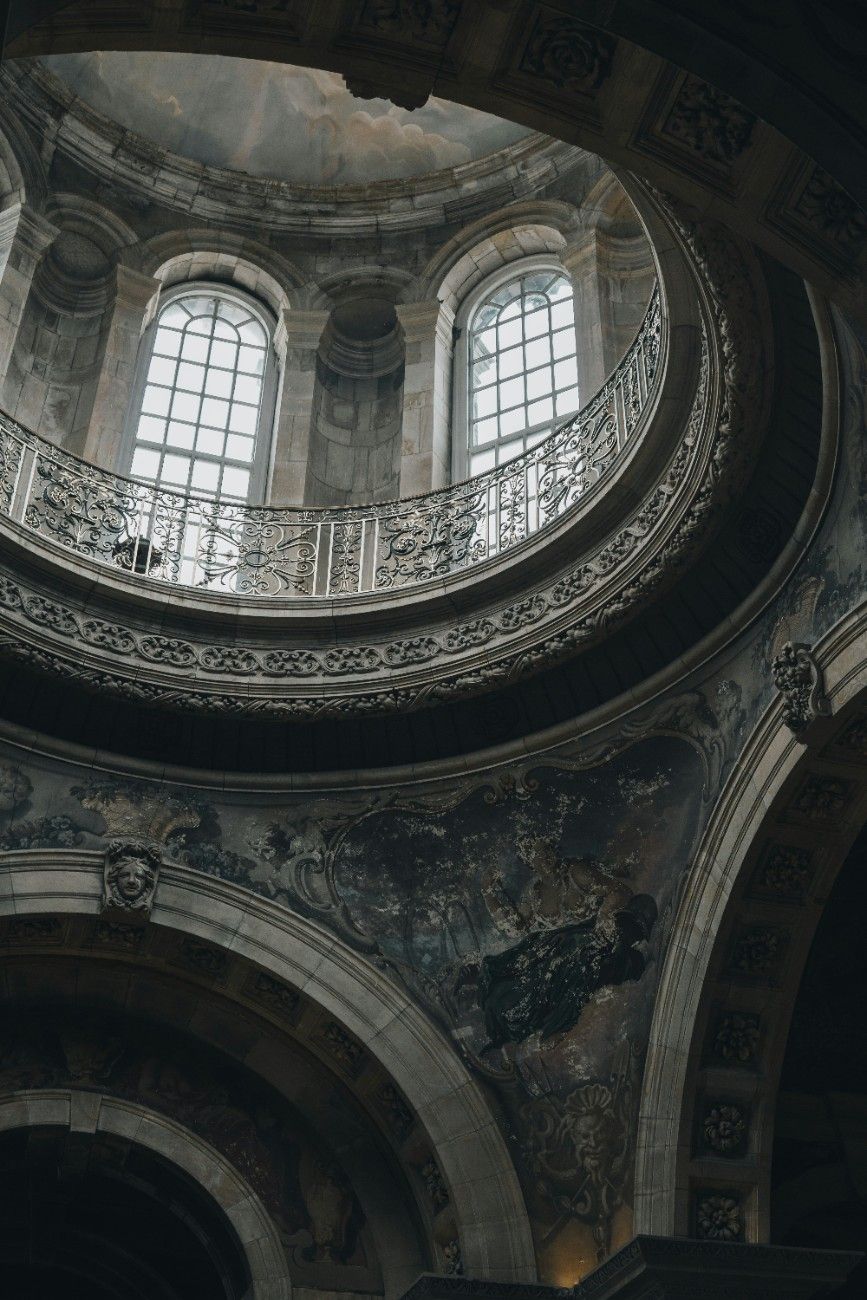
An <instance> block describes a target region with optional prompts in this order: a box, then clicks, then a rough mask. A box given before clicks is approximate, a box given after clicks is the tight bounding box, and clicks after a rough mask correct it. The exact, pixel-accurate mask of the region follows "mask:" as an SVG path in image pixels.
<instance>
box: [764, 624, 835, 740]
mask: <svg viewBox="0 0 867 1300" xmlns="http://www.w3.org/2000/svg"><path fill="white" fill-rule="evenodd" d="M771 671H772V672H773V675H774V685H775V686H776V688H777V690H778V691H779V692H780V694H781V695H782V697H783V721H784V722H785V724H786V726H787V727H788V728H789V730H790V731H792V732H794V734H795V735H796V736H797V735H799V734H800V733H801V732H802V731H804V730H805V729H806V728H807V727H808V726H809V724H810V723H811V722H814V721H815V720H816V718H818V717H827V716H828V715H829V714H830V712H831V705H830V702H829V700H828V697H827V695H826V694H825V681H824V675H823V673H822V669H821V668H820V667H819V665H818V663H817V662H816V659H815V656H814V655H813V652H812V651H811V649H810V647H809V646H807V645H804V644H803V643H802V642H800V641H787V642H786V643H785V645H784V646H783V648H782V649H781V650H780V653H779V654H778V655H777V656H776V658H775V659H774V661H773V663H772V664H771Z"/></svg>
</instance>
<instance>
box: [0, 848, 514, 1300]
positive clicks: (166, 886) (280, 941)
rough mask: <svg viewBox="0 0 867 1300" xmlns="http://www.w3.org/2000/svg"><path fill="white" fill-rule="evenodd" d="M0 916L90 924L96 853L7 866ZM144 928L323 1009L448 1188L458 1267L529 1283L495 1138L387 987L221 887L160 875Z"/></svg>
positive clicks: (26, 858) (349, 958)
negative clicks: (369, 1061)
mask: <svg viewBox="0 0 867 1300" xmlns="http://www.w3.org/2000/svg"><path fill="white" fill-rule="evenodd" d="M5 865H6V872H5V873H4V874H5V876H6V882H7V887H8V892H7V893H6V894H5V895H4V897H3V898H2V899H0V916H3V915H6V916H9V915H14V916H15V917H19V916H20V917H26V916H28V915H30V916H33V915H37V914H39V913H42V914H46V913H47V914H52V915H55V916H56V915H60V916H63V915H82V914H83V915H95V914H97V913H98V912H99V910H100V902H101V896H102V855H101V854H97V853H93V852H87V851H65V852H53V853H45V852H41V851H33V852H31V851H28V852H24V853H16V854H14V855H13V854H9V855H7V856H6V858H5ZM151 920H152V924H153V925H154V926H162V927H166V928H167V929H170V930H173V931H176V932H179V933H180V934H181V935H189V936H191V937H192V938H194V939H198V940H203V941H205V942H206V943H208V944H211V945H213V946H215V947H218V948H220V949H223V950H226V951H228V952H229V953H231V954H234V955H237V956H240V957H244V958H246V959H247V960H248V961H251V962H253V963H255V964H256V965H257V966H259V967H260V968H262V969H264V970H265V971H267V972H268V973H269V974H272V975H273V976H274V977H276V978H277V979H279V980H280V981H281V982H283V983H285V984H288V985H290V986H291V987H293V988H295V989H297V990H299V991H300V992H301V993H302V994H304V995H305V996H306V997H308V998H310V999H311V1000H312V1001H313V1002H315V1003H316V1004H317V1005H318V1006H320V1007H322V1008H324V1009H325V1010H326V1011H327V1012H328V1014H329V1015H330V1016H331V1017H333V1019H334V1021H335V1022H336V1023H337V1024H338V1025H339V1026H341V1027H342V1028H343V1029H344V1030H345V1031H347V1032H348V1033H349V1034H351V1035H352V1036H353V1038H354V1039H356V1040H358V1041H359V1042H360V1043H361V1044H362V1045H363V1046H364V1047H365V1049H366V1050H367V1051H368V1052H369V1053H370V1055H371V1056H372V1057H373V1058H374V1059H375V1060H376V1061H378V1062H379V1063H380V1064H381V1065H382V1067H383V1069H384V1070H385V1071H387V1073H388V1075H389V1076H390V1077H391V1078H392V1079H393V1080H394V1082H395V1084H396V1085H397V1087H398V1088H399V1090H400V1092H401V1093H402V1095H403V1096H404V1097H405V1098H406V1100H407V1102H408V1103H409V1105H410V1106H411V1107H412V1108H413V1110H414V1111H415V1113H416V1115H417V1117H418V1120H419V1123H420V1125H421V1128H422V1130H423V1132H424V1134H425V1136H426V1139H427V1141H428V1143H429V1145H430V1148H431V1149H432V1151H433V1153H434V1155H435V1159H436V1161H437V1163H438V1166H439V1168H440V1170H441V1172H442V1175H443V1178H444V1180H445V1182H446V1184H447V1186H448V1190H449V1194H450V1198H451V1205H452V1207H453V1210H454V1217H455V1223H456V1228H457V1231H458V1234H459V1238H460V1243H461V1250H462V1256H463V1263H464V1268H465V1270H466V1272H467V1273H470V1274H479V1275H482V1276H486V1277H489V1278H492V1279H498V1280H502V1281H531V1280H533V1279H535V1276H536V1263H535V1254H534V1248H533V1242H532V1236H531V1232H530V1226H529V1219H528V1216H527V1211H526V1207H525V1205H524V1200H523V1196H522V1194H521V1191H520V1187H519V1184H518V1179H517V1175H516V1172H515V1169H514V1166H513V1164H512V1161H511V1159H510V1157H509V1154H508V1150H507V1148H506V1144H505V1141H504V1139H503V1137H502V1135H501V1133H500V1131H499V1129H498V1127H497V1125H496V1121H495V1120H494V1118H493V1116H492V1115H491V1112H490V1110H489V1108H488V1105H487V1102H486V1101H485V1099H484V1096H483V1094H482V1091H481V1089H480V1088H479V1086H478V1084H477V1083H476V1082H475V1080H474V1079H473V1078H472V1077H471V1075H470V1074H469V1072H468V1070H467V1069H466V1067H465V1066H464V1065H463V1063H462V1062H461V1061H460V1059H459V1057H458V1056H457V1053H456V1052H455V1051H454V1049H453V1048H452V1046H451V1044H450V1043H449V1042H448V1040H447V1039H446V1038H445V1037H444V1035H443V1034H442V1032H441V1031H440V1030H439V1029H437V1028H436V1027H435V1026H434V1025H433V1024H432V1023H431V1022H430V1021H429V1020H428V1018H427V1016H426V1015H425V1014H424V1013H423V1012H422V1011H421V1010H420V1009H419V1008H418V1007H417V1006H415V1005H414V1003H413V1002H412V1000H411V999H410V997H409V996H408V995H406V994H402V993H401V992H400V991H399V990H398V989H397V988H396V986H395V985H394V984H393V983H392V982H391V980H390V979H389V978H388V977H387V976H386V975H384V974H383V973H382V972H380V971H378V970H377V969H376V967H375V966H374V965H373V964H372V963H371V962H370V961H368V960H367V959H366V958H364V957H363V956H360V955H359V954H358V953H357V952H355V951H354V950H353V949H351V948H350V947H349V946H348V945H347V944H345V943H343V942H342V941H341V940H340V939H338V938H336V937H335V936H334V935H332V934H330V933H328V932H327V931H325V930H324V929H322V928H321V927H320V926H318V925H317V924H315V923H314V922H312V921H309V920H306V919H305V918H303V917H301V916H299V915H297V914H295V913H292V912H290V911H289V910H288V909H286V908H283V907H280V906H278V905H276V904H274V903H271V902H266V901H265V900H263V899H261V898H259V897H257V896H256V895H253V894H250V893H249V892H248V891H246V890H244V889H242V888H239V887H238V886H235V885H232V884H229V883H228V882H225V881H222V880H217V879H214V878H212V877H209V876H204V875H202V874H201V873H199V872H196V871H193V870H191V869H189V868H186V867H181V866H175V865H172V866H170V867H168V866H167V867H165V868H164V870H163V872H162V876H161V879H160V884H159V888H158V893H157V899H156V902H155V905H154V910H153V913H152V918H151Z"/></svg>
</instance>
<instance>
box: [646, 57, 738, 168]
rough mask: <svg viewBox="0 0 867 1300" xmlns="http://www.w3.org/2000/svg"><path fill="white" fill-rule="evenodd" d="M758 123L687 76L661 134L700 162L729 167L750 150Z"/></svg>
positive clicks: (713, 89)
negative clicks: (690, 152)
mask: <svg viewBox="0 0 867 1300" xmlns="http://www.w3.org/2000/svg"><path fill="white" fill-rule="evenodd" d="M757 121H758V119H757V118H756V117H755V115H754V114H753V113H748V112H747V110H746V109H745V108H743V107H742V106H741V105H740V104H739V103H738V102H737V100H736V99H732V97H731V96H730V95H726V94H724V93H723V91H721V90H717V89H716V87H715V86H709V85H708V83H707V82H706V81H702V80H701V78H700V77H694V76H692V75H689V76H687V77H686V78H685V79H684V81H683V83H682V85H681V87H680V89H679V91H678V92H677V97H676V99H675V101H674V104H673V105H672V107H671V112H670V113H669V115H668V117H667V119H666V122H665V125H664V126H663V128H662V130H663V133H664V134H665V135H669V136H671V137H672V138H673V139H675V140H679V141H680V142H681V143H682V144H685V145H686V146H687V147H688V148H689V149H691V150H693V152H694V153H697V154H700V155H701V157H702V158H707V159H710V161H712V162H720V163H731V162H734V161H735V159H736V158H739V157H740V156H741V154H742V153H743V152H744V150H745V149H747V148H748V147H749V144H750V141H751V140H752V135H753V128H754V127H755V125H756V122H757Z"/></svg>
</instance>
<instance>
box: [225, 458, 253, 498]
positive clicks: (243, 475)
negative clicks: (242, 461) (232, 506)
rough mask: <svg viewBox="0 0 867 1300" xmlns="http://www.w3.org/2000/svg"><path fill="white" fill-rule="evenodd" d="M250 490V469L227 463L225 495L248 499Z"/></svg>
mask: <svg viewBox="0 0 867 1300" xmlns="http://www.w3.org/2000/svg"><path fill="white" fill-rule="evenodd" d="M249 490H250V471H249V470H246V469H237V468H236V467H235V466H234V465H227V466H226V468H225V469H224V470H223V483H222V492H223V495H224V496H231V497H238V498H240V499H241V500H242V501H243V500H246V497H247V493H248V492H249Z"/></svg>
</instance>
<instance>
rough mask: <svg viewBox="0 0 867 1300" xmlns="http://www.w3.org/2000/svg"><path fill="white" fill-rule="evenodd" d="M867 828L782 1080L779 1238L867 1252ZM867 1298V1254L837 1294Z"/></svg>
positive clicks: (847, 873)
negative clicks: (866, 939) (866, 932)
mask: <svg viewBox="0 0 867 1300" xmlns="http://www.w3.org/2000/svg"><path fill="white" fill-rule="evenodd" d="M865 911H867V827H865V828H864V830H863V831H862V832H861V835H860V836H859V838H858V840H857V841H856V843H855V844H854V845H853V847H852V849H851V851H850V853H849V856H848V858H847V860H846V862H845V864H844V866H843V869H842V870H841V872H840V874H839V876H838V877H837V880H836V881H835V883H834V887H833V889H832V890H831V894H830V897H829V899H828V902H827V904H826V905H825V910H824V912H823V914H822V919H821V921H820V922H819V926H818V928H817V930H816V934H815V938H814V939H813V945H812V948H811V949H810V955H809V957H808V959H807V964H806V967H805V968H804V974H803V977H802V979H801V987H800V989H799V991H798V997H797V1001H796V1003H795V1010H794V1014H793V1017H792V1024H791V1028H790V1030H789V1040H788V1043H787V1045H786V1055H785V1060H784V1062H783V1071H782V1076H781V1080H780V1094H779V1099H778V1102H777V1114H776V1131H775V1139H774V1155H773V1171H772V1183H773V1191H772V1195H771V1234H772V1235H771V1240H772V1241H775V1242H778V1243H779V1244H781V1245H789V1246H810V1247H818V1248H823V1249H829V1250H867V1142H865V1135H867V1035H865V1017H864V1008H865V1005H867V945H865V943H864V916H865ZM864 1295H867V1260H865V1261H864V1262H862V1263H861V1265H860V1266H859V1267H858V1268H857V1269H856V1270H855V1272H854V1273H853V1274H852V1276H851V1277H850V1279H849V1281H848V1283H847V1285H846V1286H845V1287H843V1288H841V1289H840V1290H839V1291H836V1292H835V1293H834V1296H835V1300H862V1297H863V1296H864Z"/></svg>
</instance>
